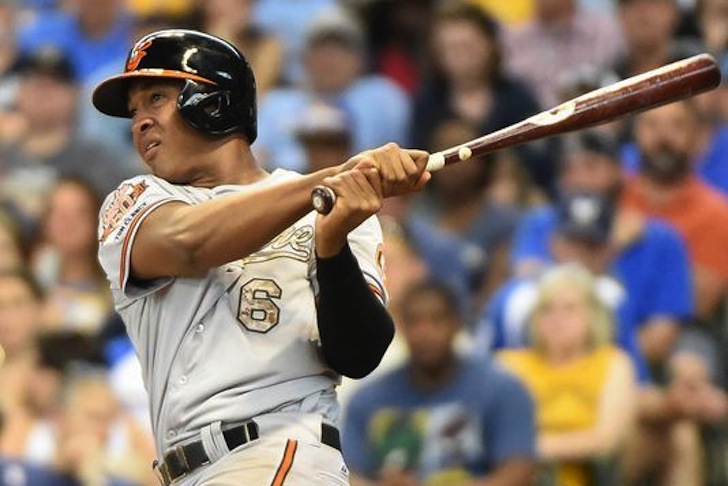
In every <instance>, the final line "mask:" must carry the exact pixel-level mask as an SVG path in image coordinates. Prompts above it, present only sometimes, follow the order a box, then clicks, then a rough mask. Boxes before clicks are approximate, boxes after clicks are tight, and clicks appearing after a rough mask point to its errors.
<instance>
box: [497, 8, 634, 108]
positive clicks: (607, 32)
mask: <svg viewBox="0 0 728 486" xmlns="http://www.w3.org/2000/svg"><path fill="white" fill-rule="evenodd" d="M535 9H536V11H535V17H534V19H533V20H532V21H531V22H528V23H526V24H525V25H523V26H517V27H514V28H512V29H509V30H508V31H506V33H507V34H508V35H506V37H505V41H506V42H505V45H506V48H507V49H506V55H505V58H504V61H505V63H506V65H507V67H508V69H509V70H510V72H512V73H513V74H515V75H518V76H521V77H523V78H524V79H525V80H526V81H528V83H529V84H530V86H531V87H532V88H533V89H534V90H535V92H536V93H537V96H538V99H539V101H540V103H541V105H542V106H544V107H551V106H555V105H556V104H557V102H558V101H559V90H560V89H561V85H562V83H563V79H564V77H565V76H567V75H568V74H569V72H570V71H572V70H575V69H580V68H581V67H582V66H585V65H587V66H593V67H594V68H596V69H604V68H606V67H609V66H611V65H612V63H614V61H615V60H616V58H617V56H618V55H619V54H620V53H621V52H622V50H623V43H622V36H621V34H620V32H619V28H618V26H617V24H616V22H615V21H614V19H613V18H612V17H611V16H610V15H606V14H599V13H594V12H589V11H587V10H585V9H584V8H583V7H581V5H580V4H579V2H578V0H535Z"/></svg>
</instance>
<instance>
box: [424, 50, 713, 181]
mask: <svg viewBox="0 0 728 486" xmlns="http://www.w3.org/2000/svg"><path fill="white" fill-rule="evenodd" d="M719 84H720V69H719V67H718V63H717V62H716V61H715V59H714V58H713V56H711V55H710V54H699V55H697V56H693V57H690V58H687V59H683V60H681V61H677V62H674V63H672V64H668V65H665V66H663V67H660V68H658V69H654V70H652V71H648V72H646V73H644V74H640V75H637V76H633V77H631V78H627V79H624V80H622V81H620V82H618V83H615V84H612V85H609V86H605V87H604V88H600V89H597V90H594V91H591V92H589V93H586V94H584V95H582V96H579V97H577V98H574V99H572V100H569V101H567V102H565V103H563V104H561V105H559V106H556V107H554V108H552V109H551V110H548V111H544V112H541V113H539V114H537V115H534V116H532V117H530V118H528V119H526V120H524V121H522V122H520V123H517V124H515V125H511V126H509V127H506V128H503V129H501V130H498V131H495V132H492V133H490V134H488V135H485V136H483V137H480V138H477V139H475V140H472V141H470V142H467V143H465V144H463V145H459V146H456V147H452V148H449V149H447V150H444V151H442V152H438V153H437V154H433V155H432V161H431V164H432V166H431V167H432V168H433V170H438V169H440V168H442V167H443V166H445V165H448V164H451V163H455V162H460V161H462V160H466V159H468V158H470V157H472V156H479V155H484V154H487V153H491V152H495V151H497V150H500V149H503V148H506V147H510V146H513V145H518V144H522V143H526V142H530V141H533V140H538V139H541V138H544V137H548V136H551V135H559V134H563V133H568V132H570V131H574V130H581V129H584V128H589V127H592V126H595V125H599V124H602V123H607V122H610V121H612V120H615V119H617V118H621V117H624V116H627V115H632V114H635V113H638V112H640V111H644V110H648V109H651V108H656V107H658V106H662V105H665V104H668V103H672V102H675V101H679V100H682V99H686V98H689V97H691V96H695V95H697V94H699V93H702V92H705V91H708V90H711V89H713V88H715V87H716V86H718V85H719ZM463 155H466V156H465V157H463Z"/></svg>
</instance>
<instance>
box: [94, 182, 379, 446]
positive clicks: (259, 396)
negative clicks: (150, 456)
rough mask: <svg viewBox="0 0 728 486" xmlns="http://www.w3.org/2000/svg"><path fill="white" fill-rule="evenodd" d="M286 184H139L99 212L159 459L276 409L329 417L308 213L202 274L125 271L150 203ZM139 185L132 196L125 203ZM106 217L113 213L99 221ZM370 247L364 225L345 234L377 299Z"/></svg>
mask: <svg viewBox="0 0 728 486" xmlns="http://www.w3.org/2000/svg"><path fill="white" fill-rule="evenodd" d="M295 177H300V176H299V175H298V174H296V173H294V172H288V171H282V170H277V171H275V172H273V174H271V175H270V176H269V177H267V178H266V179H264V180H262V181H260V182H258V183H256V184H252V185H249V186H220V187H218V188H214V189H208V188H198V187H192V186H180V185H173V184H169V183H168V182H166V181H164V180H162V179H159V178H157V177H154V176H140V177H137V178H134V179H131V180H130V181H126V182H125V183H124V184H125V185H122V186H120V187H121V188H123V189H124V190H123V191H121V192H118V191H117V193H114V194H112V195H110V196H109V197H108V198H107V200H106V202H105V203H104V206H103V207H102V210H101V214H102V219H103V221H105V224H104V225H102V227H101V229H100V235H103V238H102V241H101V248H100V252H99V254H100V260H101V264H102V266H103V268H104V270H105V272H106V274H107V276H108V278H109V280H110V282H111V288H112V291H113V294H114V300H115V305H116V309H117V311H118V312H119V314H120V315H121V316H122V318H123V319H124V321H125V322H126V323H127V330H128V333H129V336H130V337H131V339H132V341H133V343H134V346H135V348H136V350H137V353H138V354H139V358H140V360H141V362H142V369H143V370H145V376H144V380H145V382H146V387H147V390H149V391H150V401H151V416H152V426H153V428H154V430H155V436H156V437H157V438H158V439H157V448H158V450H160V451H162V450H167V449H169V448H170V447H172V446H174V445H175V444H177V443H179V442H180V441H184V440H186V439H188V438H191V437H192V436H193V435H194V434H195V433H197V432H198V431H199V430H200V428H201V427H204V426H206V425H207V424H209V423H212V422H214V421H218V420H219V421H222V422H224V423H235V422H240V421H243V420H246V419H248V418H251V417H255V416H258V415H260V414H263V413H266V412H270V411H272V410H274V409H275V410H276V411H282V410H280V406H281V405H280V404H281V403H286V404H290V405H286V406H287V407H288V406H290V407H296V408H295V410H297V411H302V412H307V413H308V412H311V413H318V414H321V415H323V416H324V417H325V418H326V419H327V420H329V421H330V422H331V423H335V422H336V420H337V417H336V413H337V407H336V400H335V397H334V394H333V392H332V391H331V390H332V385H335V384H336V383H338V380H339V377H338V376H337V375H336V374H335V373H333V372H332V371H331V370H330V369H328V368H327V367H326V366H325V365H324V363H323V361H322V359H321V358H320V356H319V339H318V328H317V323H316V308H315V295H316V292H317V288H316V279H315V275H316V258H315V251H314V242H315V233H314V232H315V218H316V214H315V213H314V212H311V213H309V214H308V215H306V216H305V217H303V218H301V219H300V220H299V221H297V222H296V223H295V224H294V225H292V226H291V227H289V228H288V229H286V230H285V231H283V232H282V233H281V234H280V235H278V236H277V237H276V238H274V239H273V240H272V241H270V242H269V243H268V244H267V245H266V246H265V247H263V248H262V249H261V250H259V251H258V252H256V253H254V254H252V255H249V256H247V257H245V258H242V259H240V260H237V261H233V262H230V263H227V264H225V265H222V266H220V267H217V268H213V269H211V270H209V271H208V272H207V274H206V275H205V276H203V277H200V278H163V279H158V280H154V281H144V282H142V281H138V280H135V279H133V278H132V277H130V275H129V272H130V256H131V249H132V246H133V242H134V238H135V235H136V232H137V231H138V229H139V226H140V225H141V224H142V223H143V221H144V218H145V217H146V216H147V215H149V214H150V213H151V212H152V211H153V210H154V209H155V208H158V207H159V206H160V205H162V204H167V203H170V202H173V201H177V202H182V203H185V204H193V205H194V204H200V203H202V202H204V201H208V200H210V199H213V198H222V197H229V196H230V194H234V193H237V192H242V191H248V190H251V188H257V187H261V186H263V185H266V184H270V183H274V182H276V181H283V180H286V179H290V178H295ZM140 184H142V185H144V187H145V189H144V190H143V191H141V192H139V191H137V192H138V194H137V193H135V194H134V196H135V197H134V198H129V197H127V196H126V195H127V193H128V192H129V190H130V189H129V188H134V187H140ZM115 194H116V196H115ZM120 195H123V197H124V204H123V214H121V215H120V214H119V211H118V209H119V207H120V206H119V202H118V198H119V197H121V196H120ZM129 204H131V206H129ZM109 212H110V213H109ZM107 213H109V214H113V216H114V217H113V218H110V217H107V218H104V217H103V215H104V214H107ZM381 242H382V235H381V229H380V227H379V223H378V221H377V219H376V218H375V217H373V218H370V219H369V220H367V221H366V222H365V223H364V224H362V225H361V226H360V227H359V228H357V229H356V230H355V231H353V232H352V233H351V234H350V235H349V243H350V246H351V248H352V251H353V252H354V254H355V255H356V257H357V260H358V261H359V265H360V267H361V270H362V273H363V274H364V277H365V278H366V279H367V282H368V283H369V285H370V286H371V287H372V288H373V289H374V290H375V291H376V293H377V294H378V295H381V296H384V295H386V294H385V292H384V288H383V284H382V276H381V270H380V267H381V261H380V262H378V261H377V260H378V256H379V254H380V250H381V248H380V247H381ZM216 357H217V358H218V360H219V361H216ZM292 363H295V366H293V365H292ZM312 397H313V398H312ZM292 410H293V409H292Z"/></svg>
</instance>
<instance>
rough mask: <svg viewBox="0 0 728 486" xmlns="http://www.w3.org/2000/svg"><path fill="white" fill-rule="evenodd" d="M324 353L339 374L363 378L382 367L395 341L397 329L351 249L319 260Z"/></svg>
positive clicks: (320, 329) (321, 332) (319, 312)
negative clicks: (372, 289)
mask: <svg viewBox="0 0 728 486" xmlns="http://www.w3.org/2000/svg"><path fill="white" fill-rule="evenodd" d="M317 279H318V282H319V299H318V307H317V309H318V313H317V314H318V315H317V320H318V329H319V336H320V338H321V348H322V351H323V355H324V358H325V359H326V362H327V363H328V365H329V366H331V368H332V369H334V370H335V371H336V372H337V373H339V374H341V375H344V376H348V377H351V378H362V377H364V376H366V375H368V374H369V373H371V372H372V371H373V370H374V368H376V367H377V365H378V364H379V362H380V361H381V359H382V356H384V352H385V351H386V350H387V347H388V346H389V343H390V342H391V341H392V338H393V337H394V323H393V322H392V318H391V317H390V315H389V313H388V312H387V310H386V309H385V308H384V305H383V304H382V303H381V302H380V301H379V299H378V298H377V297H376V296H375V295H374V293H373V292H372V291H371V290H370V289H369V285H368V284H367V283H366V281H365V280H364V277H363V276H362V274H361V270H360V269H359V266H358V263H357V261H356V259H355V258H354V255H352V253H351V250H350V248H349V246H348V245H345V246H344V248H343V249H342V250H341V252H340V253H339V254H338V255H336V256H334V257H331V258H326V259H321V258H319V259H317Z"/></svg>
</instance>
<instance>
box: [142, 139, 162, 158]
mask: <svg viewBox="0 0 728 486" xmlns="http://www.w3.org/2000/svg"><path fill="white" fill-rule="evenodd" d="M160 143H161V142H159V141H158V140H154V141H151V142H147V144H146V145H144V150H143V153H142V156H143V157H144V159H145V160H149V159H151V158H152V157H153V156H154V154H155V153H156V152H157V147H159V144H160Z"/></svg>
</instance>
